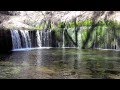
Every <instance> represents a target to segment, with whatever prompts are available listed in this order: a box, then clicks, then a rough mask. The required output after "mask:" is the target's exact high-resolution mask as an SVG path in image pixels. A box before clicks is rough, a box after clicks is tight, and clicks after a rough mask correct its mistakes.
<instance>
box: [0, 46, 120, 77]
mask: <svg viewBox="0 0 120 90" xmlns="http://www.w3.org/2000/svg"><path fill="white" fill-rule="evenodd" d="M0 78H17V79H19V78H24V79H26V78H27V79H34V78H38V79H39V78H43V79H50V78H51V79H54V78H59V79H73V78H74V79H96V78H97V79H108V78H116V79H117V78H120V55H119V52H115V51H100V50H79V49H76V48H74V49H73V48H51V49H40V50H39V49H36V50H29V51H19V52H17V51H14V52H13V53H10V54H8V55H1V56H0Z"/></svg>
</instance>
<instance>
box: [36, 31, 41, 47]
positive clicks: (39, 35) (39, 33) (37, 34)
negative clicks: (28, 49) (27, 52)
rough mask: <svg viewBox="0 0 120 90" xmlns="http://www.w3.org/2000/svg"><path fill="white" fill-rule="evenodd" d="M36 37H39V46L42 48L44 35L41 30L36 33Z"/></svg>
mask: <svg viewBox="0 0 120 90" xmlns="http://www.w3.org/2000/svg"><path fill="white" fill-rule="evenodd" d="M36 36H37V46H38V47H42V41H41V38H42V34H41V32H40V31H39V30H37V31H36Z"/></svg>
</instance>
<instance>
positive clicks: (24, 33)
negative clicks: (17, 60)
mask: <svg viewBox="0 0 120 90" xmlns="http://www.w3.org/2000/svg"><path fill="white" fill-rule="evenodd" d="M20 34H21V41H22V45H23V46H22V47H23V48H30V47H31V40H30V36H29V32H28V30H20Z"/></svg>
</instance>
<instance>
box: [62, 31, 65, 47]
mask: <svg viewBox="0 0 120 90" xmlns="http://www.w3.org/2000/svg"><path fill="white" fill-rule="evenodd" d="M62 39H63V45H62V47H65V37H64V30H63V35H62Z"/></svg>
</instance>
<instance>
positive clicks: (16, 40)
mask: <svg viewBox="0 0 120 90" xmlns="http://www.w3.org/2000/svg"><path fill="white" fill-rule="evenodd" d="M11 37H12V45H13V49H19V48H22V46H21V40H20V35H19V33H18V30H11Z"/></svg>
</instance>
